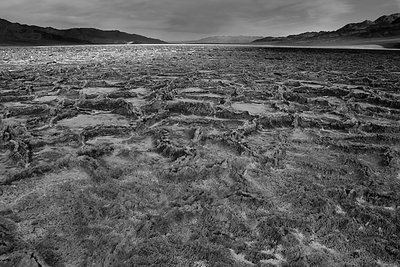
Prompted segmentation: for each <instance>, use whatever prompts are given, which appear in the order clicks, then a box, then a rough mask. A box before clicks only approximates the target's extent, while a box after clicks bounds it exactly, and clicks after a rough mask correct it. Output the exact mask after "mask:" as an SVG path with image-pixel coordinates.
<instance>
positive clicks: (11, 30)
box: [0, 19, 165, 46]
mask: <svg viewBox="0 0 400 267" xmlns="http://www.w3.org/2000/svg"><path fill="white" fill-rule="evenodd" d="M127 43H131V44H164V43H165V42H164V41H161V40H158V39H153V38H148V37H145V36H142V35H137V34H129V33H125V32H120V31H116V30H114V31H103V30H99V29H92V28H73V29H67V30H58V29H54V28H50V27H46V28H44V27H39V26H31V25H23V24H19V23H12V22H9V21H7V20H4V19H0V45H10V46H12V45H22V46H23V45H76V44H127Z"/></svg>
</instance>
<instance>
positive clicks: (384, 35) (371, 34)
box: [253, 13, 400, 48]
mask: <svg viewBox="0 0 400 267" xmlns="http://www.w3.org/2000/svg"><path fill="white" fill-rule="evenodd" d="M253 43H264V44H273V45H347V44H349V45H351V44H377V45H382V46H384V47H391V48H394V47H398V46H399V45H400V13H397V14H393V15H388V16H382V17H380V18H378V19H377V20H375V21H370V20H365V21H363V22H360V23H350V24H347V25H345V26H344V27H342V28H340V29H338V30H336V31H322V32H307V33H302V34H298V35H289V36H287V37H265V38H262V39H258V40H255V41H254V42H253Z"/></svg>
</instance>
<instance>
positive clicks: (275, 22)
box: [0, 0, 400, 41]
mask: <svg viewBox="0 0 400 267" xmlns="http://www.w3.org/2000/svg"><path fill="white" fill-rule="evenodd" d="M399 11H400V0H386V1H380V2H379V3H377V2H376V0H303V1H300V0H286V1H284V2H283V1H282V0H248V1H246V2H245V1H241V0H218V1H212V0H115V1H113V2H111V1H107V0H87V1H85V2H82V1H80V0H69V1H65V0H37V1H31V0H13V1H6V2H0V18H4V19H7V20H9V21H12V22H19V23H24V24H32V25H39V26H44V27H54V28H61V29H63V28H74V27H90V28H99V29H104V30H114V29H116V30H120V31H125V32H129V33H135V34H141V35H145V36H148V37H154V38H159V39H162V40H165V41H182V40H192V39H200V38H204V37H208V36H215V35H253V36H286V35H289V34H297V33H301V32H306V31H322V30H334V29H337V28H340V27H342V26H344V25H345V24H347V23H352V22H359V21H363V20H366V19H371V20H374V19H376V18H378V17H379V16H381V15H384V14H392V13H396V12H399Z"/></svg>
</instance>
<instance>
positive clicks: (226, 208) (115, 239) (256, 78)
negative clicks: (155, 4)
mask: <svg viewBox="0 0 400 267" xmlns="http://www.w3.org/2000/svg"><path fill="white" fill-rule="evenodd" d="M0 55H1V57H0V58H1V59H2V61H1V65H0V109H1V113H2V115H3V116H2V119H1V153H0V185H1V186H0V194H1V196H0V266H198V267H200V266H398V265H399V264H400V236H399V235H400V210H399V208H400V207H399V203H400V186H399V184H400V143H399V139H400V122H399V119H400V90H399V88H400V78H399V77H400V54H399V53H397V52H388V51H387V52H384V51H352V50H347V51H346V50H343V51H340V50H335V51H334V50H317V49H314V50H313V49H309V50H307V49H299V50H296V49H265V48H246V47H239V48H238V47H212V46H207V47H202V46H190V47H186V46H142V47H140V46H139V47H136V46H106V47H104V46H87V47H52V48H5V49H2V50H1V51H0Z"/></svg>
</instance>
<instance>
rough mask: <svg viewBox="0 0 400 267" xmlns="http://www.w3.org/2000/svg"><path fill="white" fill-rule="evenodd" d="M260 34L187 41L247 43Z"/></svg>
mask: <svg viewBox="0 0 400 267" xmlns="http://www.w3.org/2000/svg"><path fill="white" fill-rule="evenodd" d="M260 38H262V36H211V37H206V38H203V39H200V40H194V41H187V42H185V43H189V44H248V43H251V42H253V41H255V40H257V39H260Z"/></svg>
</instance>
